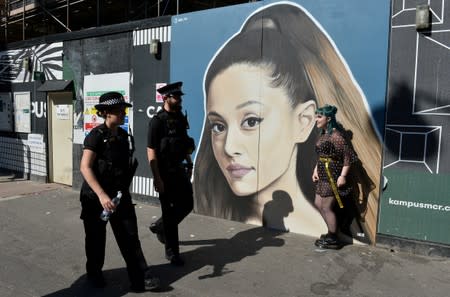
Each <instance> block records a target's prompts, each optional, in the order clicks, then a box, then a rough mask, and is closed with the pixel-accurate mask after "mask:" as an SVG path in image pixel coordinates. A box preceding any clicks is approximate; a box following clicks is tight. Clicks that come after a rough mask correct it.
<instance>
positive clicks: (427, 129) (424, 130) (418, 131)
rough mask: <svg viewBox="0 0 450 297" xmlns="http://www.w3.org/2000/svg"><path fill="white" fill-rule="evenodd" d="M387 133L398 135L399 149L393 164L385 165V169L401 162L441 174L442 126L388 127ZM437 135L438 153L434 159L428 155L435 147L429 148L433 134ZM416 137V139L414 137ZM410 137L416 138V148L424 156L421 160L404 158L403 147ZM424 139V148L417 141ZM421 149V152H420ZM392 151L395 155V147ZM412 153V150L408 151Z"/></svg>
mask: <svg viewBox="0 0 450 297" xmlns="http://www.w3.org/2000/svg"><path fill="white" fill-rule="evenodd" d="M386 131H390V132H392V133H394V134H397V135H398V139H397V140H398V143H397V145H398V147H397V156H396V157H395V156H394V158H393V160H392V161H391V162H389V163H388V164H386V165H384V166H383V168H388V167H391V166H393V165H395V164H398V163H400V162H404V163H418V164H422V165H424V166H425V168H426V169H427V170H428V171H429V172H430V173H435V174H438V173H439V162H440V156H441V137H442V126H426V125H424V126H420V125H387V126H386ZM436 133H437V140H438V141H437V152H436V158H433V156H432V155H431V156H430V155H428V154H429V153H430V152H432V150H433V149H434V148H433V147H431V148H430V147H429V142H430V141H431V140H432V137H433V134H436ZM414 136H416V137H414ZM407 137H409V138H412V137H414V140H416V142H415V145H416V148H417V149H419V152H420V151H421V152H422V155H421V156H420V158H416V159H412V158H408V157H407V156H406V158H405V156H403V154H402V152H403V146H404V142H405V139H406V138H407ZM419 138H422V139H423V142H422V147H420V146H419V145H420V144H419V143H417V139H419ZM391 139H393V138H392V136H391ZM420 149H421V150H420ZM390 151H391V152H392V153H393V154H394V153H395V150H394V147H393V146H391V148H390ZM406 151H408V152H410V151H411V150H406Z"/></svg>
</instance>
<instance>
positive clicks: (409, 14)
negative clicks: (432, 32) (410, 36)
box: [392, 0, 445, 28]
mask: <svg viewBox="0 0 450 297" xmlns="http://www.w3.org/2000/svg"><path fill="white" fill-rule="evenodd" d="M406 1H407V0H402V8H401V9H400V10H399V11H397V12H396V13H394V14H392V22H393V23H394V21H396V20H397V19H399V18H400V17H402V18H403V19H402V20H399V22H401V21H404V22H405V23H404V24H398V25H394V24H393V25H392V28H406V27H415V26H416V23H415V14H416V13H415V11H416V8H415V7H407V5H406ZM394 4H395V3H394V1H393V2H392V11H393V12H394V10H395V5H394ZM427 4H428V5H430V12H431V16H432V20H434V21H432V22H431V24H432V25H441V24H443V23H444V11H445V0H428V3H427ZM436 10H440V14H439V12H436Z"/></svg>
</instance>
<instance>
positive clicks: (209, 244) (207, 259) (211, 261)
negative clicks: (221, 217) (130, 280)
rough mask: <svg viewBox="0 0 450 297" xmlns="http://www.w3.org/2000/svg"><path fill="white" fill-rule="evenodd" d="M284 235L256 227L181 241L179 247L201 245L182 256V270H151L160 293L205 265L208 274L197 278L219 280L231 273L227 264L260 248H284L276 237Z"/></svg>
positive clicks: (166, 266) (164, 267) (168, 267)
mask: <svg viewBox="0 0 450 297" xmlns="http://www.w3.org/2000/svg"><path fill="white" fill-rule="evenodd" d="M283 233H284V232H283V231H276V230H267V229H265V228H263V227H256V228H253V229H249V230H245V231H242V232H239V233H237V234H236V235H234V236H233V237H232V238H229V239H222V238H219V239H209V240H191V241H181V242H180V244H181V245H196V246H197V245H202V246H201V247H199V248H197V249H194V250H192V251H189V252H185V253H183V254H182V256H183V258H184V259H185V260H186V264H185V266H183V267H173V266H171V265H170V264H162V265H155V266H152V267H151V271H152V272H153V273H154V274H155V275H158V276H159V277H160V278H161V285H162V289H161V291H170V290H172V289H173V288H172V287H171V284H172V283H174V282H176V281H177V280H179V279H181V278H183V277H184V276H186V275H188V274H190V273H192V272H194V271H197V270H199V269H201V268H204V267H207V266H211V267H212V271H211V273H208V274H204V275H201V276H199V277H198V279H200V280H202V279H206V278H213V277H220V276H222V275H224V274H228V273H232V272H233V270H229V269H227V268H226V265H227V264H230V263H234V262H239V261H241V260H242V259H244V258H245V257H248V256H253V255H256V254H257V252H258V251H259V250H260V249H262V248H263V247H269V246H272V247H280V246H283V245H284V240H283V239H281V238H277V236H279V235H281V234H283Z"/></svg>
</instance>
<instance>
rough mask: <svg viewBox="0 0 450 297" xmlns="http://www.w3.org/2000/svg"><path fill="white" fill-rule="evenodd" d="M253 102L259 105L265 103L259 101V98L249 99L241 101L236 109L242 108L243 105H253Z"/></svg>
mask: <svg viewBox="0 0 450 297" xmlns="http://www.w3.org/2000/svg"><path fill="white" fill-rule="evenodd" d="M252 104H258V105H263V104H262V103H261V102H259V101H257V100H249V101H247V102H244V103H241V104H239V105H238V106H236V109H241V108H243V107H246V106H248V105H252Z"/></svg>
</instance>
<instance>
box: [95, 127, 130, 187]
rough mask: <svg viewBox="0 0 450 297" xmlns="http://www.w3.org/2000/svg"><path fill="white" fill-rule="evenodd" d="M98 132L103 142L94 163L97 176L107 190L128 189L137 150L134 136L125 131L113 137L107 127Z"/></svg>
mask: <svg viewBox="0 0 450 297" xmlns="http://www.w3.org/2000/svg"><path fill="white" fill-rule="evenodd" d="M119 129H121V128H119ZM98 132H99V134H100V137H101V138H102V141H101V146H100V147H99V150H98V152H97V157H96V159H95V161H94V166H93V170H94V173H95V176H96V177H97V179H98V180H99V183H100V184H101V185H102V187H104V188H106V189H107V190H111V191H117V190H122V191H123V190H126V189H128V186H129V175H130V174H131V167H132V161H133V152H134V149H135V148H134V138H133V136H132V135H130V134H128V133H126V132H125V131H123V130H122V131H120V130H119V133H118V134H117V135H111V132H110V130H109V129H107V128H106V127H100V128H99V129H98ZM131 178H132V177H131ZM108 194H109V193H108Z"/></svg>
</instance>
